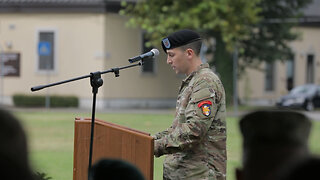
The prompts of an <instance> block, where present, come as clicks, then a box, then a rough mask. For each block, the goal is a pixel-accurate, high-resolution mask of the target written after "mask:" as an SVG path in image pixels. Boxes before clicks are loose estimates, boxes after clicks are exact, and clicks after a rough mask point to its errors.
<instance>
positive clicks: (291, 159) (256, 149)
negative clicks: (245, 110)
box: [236, 110, 311, 180]
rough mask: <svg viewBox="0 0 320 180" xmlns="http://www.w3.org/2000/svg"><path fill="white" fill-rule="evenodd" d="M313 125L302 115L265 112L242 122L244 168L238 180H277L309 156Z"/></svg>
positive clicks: (243, 119) (253, 115) (246, 116)
mask: <svg viewBox="0 0 320 180" xmlns="http://www.w3.org/2000/svg"><path fill="white" fill-rule="evenodd" d="M310 128H311V122H310V120H309V119H308V118H307V117H306V116H305V115H304V114H302V113H298V112H294V111H287V110H261V111H255V112H252V113H249V114H247V115H245V116H244V117H243V118H242V119H241V120H240V130H241V133H242V136H243V157H242V158H243V159H242V169H237V172H236V173H237V174H236V175H237V179H238V180H257V179H259V180H271V179H272V180H274V179H275V178H276V177H277V176H278V174H279V173H282V172H283V171H285V169H286V168H289V167H290V166H292V165H294V164H296V163H298V162H300V161H301V160H304V159H305V158H306V157H308V155H309V150H308V146H307V144H308V137H309V133H310Z"/></svg>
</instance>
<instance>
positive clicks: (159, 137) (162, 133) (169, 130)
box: [152, 127, 172, 140]
mask: <svg viewBox="0 0 320 180" xmlns="http://www.w3.org/2000/svg"><path fill="white" fill-rule="evenodd" d="M169 132H172V127H170V128H168V129H166V130H165V131H162V132H158V133H157V134H155V135H152V137H153V138H154V140H157V139H161V138H163V137H164V136H166V135H168V134H169Z"/></svg>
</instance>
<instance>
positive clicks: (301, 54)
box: [238, 27, 320, 105]
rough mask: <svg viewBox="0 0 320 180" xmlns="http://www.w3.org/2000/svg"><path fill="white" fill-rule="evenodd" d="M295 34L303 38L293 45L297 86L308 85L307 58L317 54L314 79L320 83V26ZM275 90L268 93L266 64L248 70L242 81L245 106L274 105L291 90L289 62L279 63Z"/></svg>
mask: <svg viewBox="0 0 320 180" xmlns="http://www.w3.org/2000/svg"><path fill="white" fill-rule="evenodd" d="M294 31H296V32H299V33H300V38H299V39H298V40H296V41H294V42H292V43H290V46H291V47H292V49H293V51H294V82H293V84H294V87H296V86H299V85H303V84H306V73H307V56H308V54H312V55H314V62H315V66H314V79H315V83H316V84H320V31H319V28H318V27H298V28H295V29H294ZM275 64H276V65H275V81H274V83H275V84H274V90H273V91H266V90H265V72H264V71H263V69H264V68H265V67H266V66H265V63H262V64H261V66H260V68H259V69H260V70H257V69H249V68H248V69H246V71H245V73H244V74H243V75H242V76H241V78H240V79H239V84H238V86H239V88H238V89H239V98H240V101H241V102H243V103H245V104H251V105H274V103H275V102H276V100H277V99H278V98H279V97H280V96H282V95H285V94H287V93H288V89H287V73H286V71H287V62H286V61H278V62H276V63H275Z"/></svg>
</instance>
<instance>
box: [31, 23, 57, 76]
mask: <svg viewBox="0 0 320 180" xmlns="http://www.w3.org/2000/svg"><path fill="white" fill-rule="evenodd" d="M46 32H47V33H53V42H54V43H53V69H52V70H46V69H44V70H42V69H40V68H39V65H40V56H39V52H38V48H39V47H38V45H39V42H40V34H41V33H46ZM57 36H58V32H57V30H56V28H38V29H37V30H36V42H35V47H36V48H35V53H36V63H35V66H36V67H35V71H36V73H37V74H56V73H57V72H58V62H57V54H58V53H57V39H58V37H57Z"/></svg>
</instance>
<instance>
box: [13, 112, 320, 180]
mask: <svg viewBox="0 0 320 180" xmlns="http://www.w3.org/2000/svg"><path fill="white" fill-rule="evenodd" d="M90 113H91V112H89V111H88V113H79V112H76V111H75V112H59V111H56V110H42V111H33V110H32V111H30V110H28V111H22V110H19V111H14V114H15V115H16V116H17V117H18V118H19V119H20V120H21V121H22V123H23V125H24V127H25V129H26V131H27V134H28V140H29V149H30V153H31V161H32V165H33V167H34V169H35V170H37V171H40V172H44V173H46V174H47V175H48V176H49V177H52V180H72V175H73V171H72V169H73V136H74V118H75V117H91V114H90ZM96 118H98V119H101V120H105V121H108V122H113V123H116V124H120V125H124V126H127V127H130V128H134V129H137V130H141V131H144V132H148V133H151V134H154V133H156V132H159V131H161V130H164V129H166V128H167V127H169V126H170V125H171V122H172V119H173V113H168V114H126V113H99V112H98V113H97V114H96ZM227 133H228V134H227V150H228V169H227V179H228V180H234V179H235V178H234V169H235V168H236V167H239V166H240V162H241V143H242V142H241V141H242V140H241V136H240V133H239V129H238V118H227ZM317 137H320V122H313V129H312V133H311V137H310V148H311V151H312V152H313V153H315V154H320V144H319V143H318V140H317ZM162 162H163V157H161V158H155V159H154V179H155V180H161V179H162Z"/></svg>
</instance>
